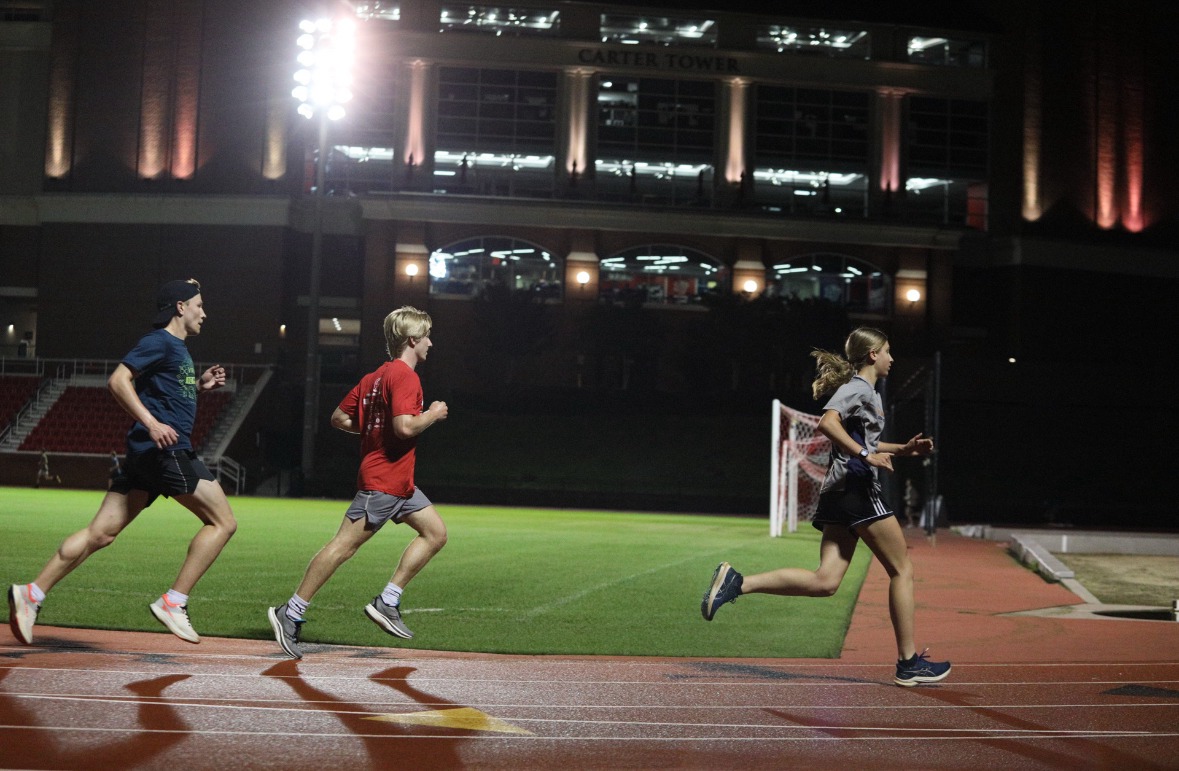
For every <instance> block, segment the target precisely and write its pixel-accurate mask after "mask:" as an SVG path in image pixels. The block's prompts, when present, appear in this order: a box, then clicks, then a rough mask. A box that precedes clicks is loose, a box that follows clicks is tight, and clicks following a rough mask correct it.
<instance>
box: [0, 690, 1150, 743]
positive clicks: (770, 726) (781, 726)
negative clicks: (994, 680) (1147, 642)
mask: <svg viewBox="0 0 1179 771" xmlns="http://www.w3.org/2000/svg"><path fill="white" fill-rule="evenodd" d="M17 696H18V697H23V698H27V699H40V700H45V701H73V702H79V701H81V702H95V703H99V704H129V705H134V706H143V705H145V704H147V705H150V704H157V705H160V706H167V707H170V708H174V707H203V708H206V709H219V710H252V711H256V712H312V713H314V714H321V715H363V716H365V717H371V716H378V717H379V716H383V715H385V714H387V713H384V712H373V711H368V710H345V709H318V708H312V707H257V706H244V705H236V704H199V703H192V702H175V701H172V702H159V701H143V700H142V699H127V698H101V697H100V698H90V697H86V698H78V697H74V696H39V695H37V696H34V695H30V694H17ZM402 706H407V707H408V706H410V705H408V704H406V705H402ZM415 706H418V707H422V706H427V705H424V704H418V703H415ZM447 706H449V707H453V706H454V705H453V704H448V705H447ZM795 709H798V708H795ZM802 709H805V708H802ZM501 719H504V720H514V721H516V722H523V723H561V724H578V725H604V726H641V727H652V728H654V727H663V728H742V729H757V730H832V731H910V732H929V733H946V732H949V733H993V732H995V731H1006V732H1007V733H1018V734H1029V735H1038V734H1041V733H1045V732H1047V733H1060V734H1075V733H1094V731H1092V730H1088V731H1082V730H1076V729H1064V728H1060V729H1057V728H1044V729H1030V728H1028V729H1024V728H1004V729H997V728H911V727H892V726H884V727H878V726H833V725H821V726H811V725H805V724H788V723H683V722H671V721H652V720H590V719H579V718H544V717H507V718H501ZM1097 733H1108V734H1111V735H1119V736H1120V735H1144V734H1149V733H1150V732H1149V731H1102V732H1097Z"/></svg>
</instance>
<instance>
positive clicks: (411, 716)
mask: <svg viewBox="0 0 1179 771" xmlns="http://www.w3.org/2000/svg"><path fill="white" fill-rule="evenodd" d="M365 720H380V721H382V722H385V723H406V724H408V725H432V726H439V727H441V728H462V729H464V730H467V731H498V732H500V733H505V734H527V735H529V736H531V735H532V732H531V731H525V730H524V729H523V728H518V727H517V726H514V725H512V724H511V723H509V722H507V721H506V720H500V719H499V718H497V717H492V716H491V715H488V714H487V713H486V712H480V711H479V710H477V709H474V708H472V707H456V708H454V709H432V710H429V711H427V712H409V713H405V714H400V715H399V714H389V715H376V716H374V717H366V718H365Z"/></svg>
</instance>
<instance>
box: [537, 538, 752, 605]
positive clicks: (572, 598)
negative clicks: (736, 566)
mask: <svg viewBox="0 0 1179 771" xmlns="http://www.w3.org/2000/svg"><path fill="white" fill-rule="evenodd" d="M763 541H764V539H755V540H749V541H742V542H739V543H736V544H734V545H732V546H726V547H725V549H724V552H726V553H727V552H732V551H736V550H738V549H741V548H744V547H745V546H748V545H750V544H753V543H761V542H763ZM721 553H722V551H721V550H718V549H710V550H708V551H706V552H701V553H698V554H693V555H691V556H688V557H684V558H683V559H678V560H676V561H675V562H668V563H667V564H666V565H657V566H655V567H653V568H647V569H646V570H641V571H639V572H638V573H632V574H630V575H628V576H620V577H618V578H615V579H613V580H610V581H605V582H603V583H600V584H598V585H597V586H591V587H589V588H587V589H582V590H581V591H579V592H574V593H573V594H567V595H565V596H564V597H559V598H558V599H556V600H553V601H552V602H546V603H545V604H543V605H537V606H536V607H535V608H533V609H532V610H528V611H525V612H524V613H523V614H522V615H521V618H523V619H531V618H535V617H536V616H539V615H540V614H542V613H548V612H549V611H551V610H556V609H557V608H559V607H561V606H562V605H568V604H569V603H571V602H576V601H577V600H580V599H581V598H582V597H585V596H587V595H590V594H593V593H594V592H598V591H601V590H603V589H609V588H610V587H612V586H618V585H619V584H624V583H626V582H627V581H633V580H634V579H636V578H642V577H644V576H649V575H651V574H652V573H658V572H660V571H661V570H667V569H668V568H674V567H677V566H679V565H683V564H685V563H687V562H694V561H696V560H700V559H703V558H705V557H708V556H710V555H714V554H721ZM702 585H703V584H702Z"/></svg>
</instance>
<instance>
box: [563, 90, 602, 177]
mask: <svg viewBox="0 0 1179 771" xmlns="http://www.w3.org/2000/svg"><path fill="white" fill-rule="evenodd" d="M594 83H595V80H594V71H593V70H589V69H584V68H581V67H573V68H569V69H566V70H565V72H564V89H563V92H564V103H563V109H562V123H563V124H564V126H565V142H564V146H563V147H562V157H561V160H560V163H561V174H560V176H561V178H563V179H564V180H566V181H568V180H569V179H570V178H571V177H572V176H573V175H574V174H575V173H576V175H577V177H578V181H579V182H580V181H581V180H583V179H587V178H592V177H593V174H594V166H593V163H594V161H593V157H592V153H591V151H590V142H589V139H590V128H591V125H590V121H591V120H593V117H594V116H593V111H592V109H591V105H592V102H591V99H590V97H591V94H592V91H593V86H594Z"/></svg>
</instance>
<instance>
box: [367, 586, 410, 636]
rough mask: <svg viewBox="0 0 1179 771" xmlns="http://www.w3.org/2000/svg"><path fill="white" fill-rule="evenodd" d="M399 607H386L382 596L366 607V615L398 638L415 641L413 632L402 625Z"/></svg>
mask: <svg viewBox="0 0 1179 771" xmlns="http://www.w3.org/2000/svg"><path fill="white" fill-rule="evenodd" d="M399 607H400V606H398V605H386V604H385V601H384V600H382V599H381V595H379V594H378V595H377V596H376V597H373V601H372V602H370V603H369V604H368V605H365V606H364V612H365V615H367V616H368V617H369V618H371V619H372V620H373V623H375V624H376V625H377V626H379V627H380V628H381V629H384V630H385V631H386V632H388V633H389V634H391V635H394V636H396V637H404V638H405V639H406V640H410V639H413V632H411V631H409V627H407V626H406V625H405V624H403V623H401V611H400V609H399Z"/></svg>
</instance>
